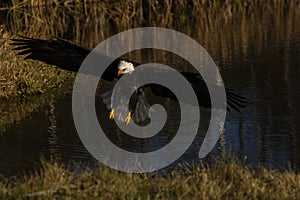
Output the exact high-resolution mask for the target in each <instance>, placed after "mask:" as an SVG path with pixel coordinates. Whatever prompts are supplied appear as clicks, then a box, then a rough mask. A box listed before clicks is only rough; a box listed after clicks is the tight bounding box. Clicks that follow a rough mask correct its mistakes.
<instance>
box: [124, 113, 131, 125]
mask: <svg viewBox="0 0 300 200" xmlns="http://www.w3.org/2000/svg"><path fill="white" fill-rule="evenodd" d="M130 120H131V112H130V111H129V112H128V115H127V117H126V119H125V122H126V125H128V124H129V123H130Z"/></svg>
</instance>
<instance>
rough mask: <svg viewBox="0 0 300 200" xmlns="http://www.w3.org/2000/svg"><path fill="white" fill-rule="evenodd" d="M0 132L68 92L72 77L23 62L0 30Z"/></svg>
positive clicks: (32, 63)
mask: <svg viewBox="0 0 300 200" xmlns="http://www.w3.org/2000/svg"><path fill="white" fill-rule="evenodd" d="M0 36H1V37H0V101H1V104H0V113H1V117H0V132H3V131H4V130H5V128H6V126H7V125H9V124H12V123H13V122H16V121H19V120H20V119H22V118H23V117H24V116H26V115H27V114H28V113H30V112H32V111H34V110H35V109H36V108H37V107H39V106H41V105H44V104H46V103H47V102H49V101H53V99H56V98H59V97H61V96H63V95H65V94H67V93H70V92H71V86H72V80H73V79H74V77H75V74H73V73H69V72H66V71H62V70H58V69H55V68H54V67H52V66H48V65H45V64H42V63H39V62H34V61H28V60H27V61H25V60H23V59H22V57H20V56H16V52H14V51H12V47H11V46H10V45H9V43H10V36H9V35H8V34H7V33H6V32H5V31H3V30H1V28H0Z"/></svg>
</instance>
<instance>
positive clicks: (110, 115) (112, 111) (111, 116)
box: [109, 109, 115, 119]
mask: <svg viewBox="0 0 300 200" xmlns="http://www.w3.org/2000/svg"><path fill="white" fill-rule="evenodd" d="M114 112H115V109H112V110H111V111H110V113H109V119H113V118H114V117H115V114H114Z"/></svg>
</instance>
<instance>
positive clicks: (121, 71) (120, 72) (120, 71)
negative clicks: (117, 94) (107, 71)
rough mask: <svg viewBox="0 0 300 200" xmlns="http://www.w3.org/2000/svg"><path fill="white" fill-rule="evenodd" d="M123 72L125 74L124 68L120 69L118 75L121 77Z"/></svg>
mask: <svg viewBox="0 0 300 200" xmlns="http://www.w3.org/2000/svg"><path fill="white" fill-rule="evenodd" d="M121 74H124V73H123V70H122V69H119V71H118V77H119V76H120V75H121Z"/></svg>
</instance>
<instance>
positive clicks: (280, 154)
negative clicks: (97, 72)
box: [0, 1, 300, 176]
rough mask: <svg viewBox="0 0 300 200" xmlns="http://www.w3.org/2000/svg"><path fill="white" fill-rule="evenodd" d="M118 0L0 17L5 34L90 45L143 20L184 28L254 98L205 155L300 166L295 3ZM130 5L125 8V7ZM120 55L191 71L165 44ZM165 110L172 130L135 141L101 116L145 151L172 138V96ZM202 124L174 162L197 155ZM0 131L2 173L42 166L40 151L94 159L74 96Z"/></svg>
mask: <svg viewBox="0 0 300 200" xmlns="http://www.w3.org/2000/svg"><path fill="white" fill-rule="evenodd" d="M134 2H135V1H134ZM139 2H140V1H139ZM149 2H151V1H149ZM176 2H177V1H176ZM119 6H120V7H119V9H121V10H123V11H124V12H119V11H118V9H117V8H116V5H114V6H113V5H109V4H107V3H103V4H101V3H100V4H93V5H91V4H89V5H78V6H70V7H64V6H63V7H54V8H53V9H50V8H49V7H43V8H40V7H37V8H32V9H30V10H25V9H15V10H10V11H6V13H5V17H6V20H5V21H4V22H2V23H5V26H6V30H7V31H9V32H10V34H11V35H16V34H21V35H29V36H32V37H41V38H50V37H52V36H60V37H64V38H67V39H70V40H72V41H75V42H76V43H78V44H81V45H84V46H87V47H93V46H95V45H96V44H98V43H99V42H101V41H103V40H104V39H105V38H107V37H109V36H112V35H113V34H115V33H118V32H120V31H124V30H127V29H129V28H134V27H141V26H161V27H166V28H172V29H175V30H178V31H181V32H183V33H185V34H188V35H189V36H191V37H192V38H194V39H195V40H196V41H198V42H199V43H200V44H201V45H202V46H204V48H205V49H206V50H207V51H208V52H209V54H210V55H211V56H212V58H213V59H214V61H215V62H216V64H217V65H218V66H219V67H220V69H221V74H222V78H223V80H224V82H225V85H226V86H227V87H229V88H233V89H234V90H236V91H237V93H238V94H241V95H243V96H245V97H247V99H248V100H249V102H250V103H249V105H248V106H247V107H246V108H245V109H243V110H242V113H236V112H232V113H229V114H228V115H227V120H226V123H225V132H224V134H223V135H222V137H221V138H220V140H219V142H218V144H217V146H216V147H215V149H214V151H213V152H212V153H211V155H213V156H217V157H221V158H224V157H227V156H236V157H239V158H240V159H245V157H246V160H245V162H246V163H247V164H249V165H253V166H255V165H256V164H257V163H262V164H266V165H267V166H275V167H278V168H288V167H289V165H290V166H291V167H292V168H293V169H295V170H299V169H300V135H299V130H300V127H299V126H300V125H299V123H298V121H299V120H300V104H299V102H300V88H299V87H300V82H299V80H300V79H299V76H300V37H299V36H300V9H299V7H300V6H299V5H297V4H294V3H288V4H284V3H283V4H276V3H272V2H269V3H266V4H263V5H260V6H259V5H251V4H250V5H249V6H248V7H247V8H244V9H239V8H238V7H235V6H234V5H226V6H221V5H220V6H219V7H209V8H204V7H196V5H194V7H193V9H188V8H184V9H181V11H182V13H183V14H179V13H180V12H179V11H180V8H181V7H180V5H179V4H178V5H177V4H175V3H174V5H171V7H170V10H169V11H168V6H164V7H163V6H157V9H155V8H156V7H155V6H154V5H151V4H150V3H149V4H147V5H145V6H144V7H141V6H140V5H139V4H138V3H137V2H135V3H132V4H128V5H127V4H126V5H125V4H124V5H119ZM123 6H124V7H123ZM126 6H127V8H129V9H124V8H125V7H126ZM282 8H284V9H282ZM189 11H191V12H189ZM133 13H134V14H133ZM170 13H172V14H170ZM1 16H4V14H3V13H2V14H1ZM125 57H128V58H131V59H133V58H134V60H136V61H137V62H145V61H153V60H155V61H159V62H160V63H166V64H169V65H175V66H177V68H179V69H185V70H190V69H189V68H188V67H187V66H182V65H181V62H180V61H178V59H177V58H176V57H172V56H170V55H168V53H167V52H160V51H152V52H150V53H149V52H148V53H145V52H144V51H137V52H132V53H129V54H127V55H125ZM99 102H100V101H99ZM165 103H166V104H167V103H168V102H165ZM97 106H99V111H100V112H103V113H104V115H107V114H108V111H107V110H105V109H104V106H102V105H101V102H100V103H99V105H97ZM97 106H96V107H97ZM167 108H168V113H170V114H171V116H172V117H171V118H170V120H171V123H170V125H169V129H166V134H164V135H161V136H160V137H158V138H155V140H152V141H148V142H145V141H136V143H135V145H132V144H130V142H128V141H126V140H120V137H118V134H116V132H118V131H117V127H115V126H114V125H113V124H112V122H111V121H108V120H107V122H103V123H104V124H105V126H106V127H107V128H108V129H110V132H109V133H110V134H112V135H113V136H112V138H113V139H115V140H116V143H118V144H119V145H120V146H123V147H127V148H133V149H135V150H137V149H143V150H144V151H149V150H153V149H155V148H159V147H160V146H163V145H164V144H166V143H168V142H169V141H170V139H171V138H172V134H174V133H175V131H176V130H173V128H174V126H176V123H178V120H179V118H180V115H179V111H178V109H176V105H174V104H172V103H170V104H168V105H167ZM203 113H204V114H203ZM205 113H206V114H205ZM202 114H203V116H205V115H207V118H209V111H207V110H202V112H201V115H202ZM201 117H202V116H201ZM204 118H205V117H204ZM201 123H202V122H201ZM205 127H207V123H204V124H203V125H201V126H200V128H199V129H200V131H199V135H198V136H197V138H196V140H195V141H194V143H193V145H192V147H191V148H190V149H189V150H188V151H187V152H186V153H185V154H184V155H183V156H182V158H181V159H180V160H179V161H178V162H181V161H185V162H189V163H191V162H197V161H198V159H197V154H198V151H199V148H200V146H201V142H202V139H203V135H204V133H205ZM0 137H1V140H0V158H1V164H0V173H1V174H4V175H5V176H11V175H15V174H19V173H21V172H23V171H24V170H25V171H26V170H29V169H32V168H33V167H34V166H38V165H39V161H40V158H41V155H44V156H45V157H46V158H49V157H53V158H56V159H58V160H59V161H62V162H65V163H69V164H71V165H74V166H75V165H76V164H78V163H84V164H87V165H92V166H93V165H95V164H96V163H97V162H96V160H95V159H93V158H92V156H91V155H90V154H89V153H88V152H87V151H86V149H85V148H84V146H83V145H82V143H81V141H80V139H79V137H78V135H77V133H76V130H75V127H74V123H73V118H72V111H71V96H66V97H65V98H64V99H61V100H58V101H56V102H51V103H49V104H48V105H45V106H42V107H40V108H39V109H37V110H35V111H33V112H32V113H30V114H28V115H27V116H26V117H25V118H23V119H21V120H20V121H19V122H17V123H16V124H11V125H8V128H7V129H6V131H5V132H4V133H2V135H1V136H0ZM131 143H132V142H131ZM143 150H142V151H143Z"/></svg>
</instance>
